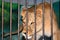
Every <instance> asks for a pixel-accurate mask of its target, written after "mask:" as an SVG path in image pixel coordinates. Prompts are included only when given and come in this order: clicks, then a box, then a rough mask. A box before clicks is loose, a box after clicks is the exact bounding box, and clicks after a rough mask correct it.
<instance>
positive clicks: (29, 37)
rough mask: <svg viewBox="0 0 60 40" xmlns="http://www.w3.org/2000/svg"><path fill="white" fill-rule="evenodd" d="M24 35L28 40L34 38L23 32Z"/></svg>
mask: <svg viewBox="0 0 60 40" xmlns="http://www.w3.org/2000/svg"><path fill="white" fill-rule="evenodd" d="M22 35H23V36H24V37H25V38H27V39H28V40H30V39H32V36H28V37H26V34H24V33H22Z"/></svg>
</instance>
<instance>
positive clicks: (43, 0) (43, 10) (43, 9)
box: [42, 0, 45, 40]
mask: <svg viewBox="0 0 60 40" xmlns="http://www.w3.org/2000/svg"><path fill="white" fill-rule="evenodd" d="M44 2H45V0H42V3H43V6H42V12H43V13H42V29H43V40H45V38H44V33H45V32H44V27H45V26H44V13H45V8H44V5H45V4H44Z"/></svg>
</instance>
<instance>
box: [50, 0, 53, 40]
mask: <svg viewBox="0 0 60 40" xmlns="http://www.w3.org/2000/svg"><path fill="white" fill-rule="evenodd" d="M52 2H53V1H52V0H50V4H51V8H50V17H51V40H53V20H52V19H53V14H52V11H53V10H52V7H53V6H52Z"/></svg>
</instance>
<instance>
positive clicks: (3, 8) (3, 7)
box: [2, 0, 4, 40]
mask: <svg viewBox="0 0 60 40" xmlns="http://www.w3.org/2000/svg"><path fill="white" fill-rule="evenodd" d="M3 28H4V0H2V40H3Z"/></svg>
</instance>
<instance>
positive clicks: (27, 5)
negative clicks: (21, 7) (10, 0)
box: [25, 0, 28, 40]
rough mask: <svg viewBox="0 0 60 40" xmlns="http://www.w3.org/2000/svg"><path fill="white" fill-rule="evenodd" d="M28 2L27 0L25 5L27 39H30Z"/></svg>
mask: <svg viewBox="0 0 60 40" xmlns="http://www.w3.org/2000/svg"><path fill="white" fill-rule="evenodd" d="M27 4H28V2H27V0H25V7H26V40H28V8H27V6H28V5H27Z"/></svg>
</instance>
